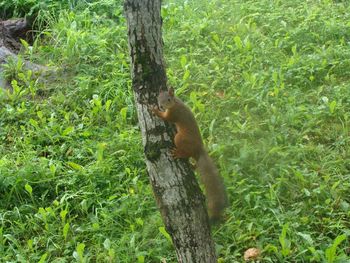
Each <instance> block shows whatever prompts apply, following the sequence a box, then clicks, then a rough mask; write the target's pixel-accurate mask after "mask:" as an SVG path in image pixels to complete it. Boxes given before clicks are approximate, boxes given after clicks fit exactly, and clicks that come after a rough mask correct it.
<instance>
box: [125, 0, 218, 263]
mask: <svg viewBox="0 0 350 263" xmlns="http://www.w3.org/2000/svg"><path fill="white" fill-rule="evenodd" d="M160 10H161V0H126V1H125V3H124V11H125V16H126V20H127V25H128V38H129V47H130V57H131V65H132V85H133V90H134V94H135V101H136V107H137V113H138V118H139V124H140V128H141V132H142V140H143V145H144V151H145V156H146V165H147V169H148V173H149V177H150V182H151V185H152V188H153V192H154V196H155V198H156V201H157V204H158V206H159V209H160V211H161V215H162V218H163V221H164V224H165V227H166V230H167V231H168V233H169V234H170V235H171V237H172V240H173V245H174V247H175V250H176V254H177V258H178V261H179V262H183V263H188V262H191V263H194V262H200V263H206V262H208V263H211V262H216V256H215V248H214V242H213V241H212V238H211V234H210V225H209V220H208V215H207V212H206V207H205V202H204V196H203V194H202V192H201V190H200V188H199V185H198V183H197V181H196V178H195V176H194V174H193V172H192V170H191V168H190V166H189V163H188V162H186V161H183V160H174V159H173V158H172V157H171V155H170V154H169V150H170V149H171V148H172V147H173V142H172V138H173V136H174V128H173V127H172V126H170V125H168V124H166V123H164V122H163V121H161V120H160V119H159V118H157V117H155V116H153V115H152V113H151V112H150V110H149V107H150V106H151V105H153V106H154V105H156V103H157V102H156V101H157V100H156V98H157V96H158V94H159V92H160V90H166V89H167V78H166V72H165V65H164V60H163V42H162V35H161V23H162V21H161V16H160Z"/></svg>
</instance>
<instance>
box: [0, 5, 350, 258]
mask: <svg viewBox="0 0 350 263" xmlns="http://www.w3.org/2000/svg"><path fill="white" fill-rule="evenodd" d="M48 2H50V1H48ZM60 8H64V7H62V6H61V7H60ZM121 8H122V7H121V4H117V3H116V2H114V1H99V2H96V3H95V4H91V3H90V4H88V3H86V4H85V5H79V8H78V7H76V8H74V7H73V6H71V7H70V8H67V9H61V10H59V12H57V10H56V11H55V12H52V13H48V12H47V13H42V14H41V13H39V16H40V15H42V16H43V17H45V19H46V24H47V28H45V29H44V30H43V32H42V34H41V37H40V38H39V39H38V40H37V41H36V42H35V44H34V46H33V48H28V47H27V48H26V49H25V50H24V55H23V56H24V57H25V58H27V59H28V58H31V59H32V60H33V61H35V62H37V63H42V64H45V65H48V66H50V67H52V68H55V69H56V73H55V76H53V75H52V76H46V79H45V80H44V79H41V78H39V79H35V78H34V79H33V77H32V76H31V73H30V72H26V71H24V70H23V67H22V64H21V63H12V64H11V63H10V64H9V65H8V66H7V67H6V72H5V73H6V75H7V76H8V77H11V78H12V79H13V81H12V88H13V92H9V91H3V90H1V93H0V106H1V107H0V140H1V141H2V143H1V145H0V156H1V157H0V199H1V203H0V219H1V220H0V255H1V259H2V260H3V261H4V262H6V261H8V262H28V261H29V262H74V261H78V262H176V259H175V253H174V251H173V248H172V245H171V243H170V242H169V241H168V239H167V237H166V234H165V232H164V228H163V225H162V222H161V219H160V216H159V213H158V211H157V209H156V207H155V203H154V200H153V196H152V193H151V190H150V187H149V185H148V178H147V175H146V172H145V166H144V162H143V155H142V148H141V145H140V134H139V130H138V128H137V119H136V113H135V109H134V106H133V98H132V92H131V88H130V74H129V72H130V71H129V62H128V49H127V40H126V28H125V20H124V18H123V16H122V9H121ZM50 12H51V11H50ZM50 14H52V15H50ZM162 15H163V19H164V30H163V31H164V42H165V56H166V60H167V65H168V77H169V81H170V83H171V84H172V85H173V86H174V87H176V89H177V94H178V95H179V96H180V97H181V98H183V99H184V100H185V101H186V102H187V103H188V104H189V105H190V106H191V107H192V109H193V110H194V112H195V114H196V116H197V119H198V121H199V124H200V126H201V129H202V132H203V137H204V138H205V141H206V144H207V145H208V149H209V151H210V152H211V154H212V156H213V157H214V158H215V159H216V160H217V162H218V164H219V166H220V170H221V174H222V176H223V177H224V179H225V183H226V186H227V190H228V193H229V198H230V204H231V205H230V207H229V208H228V209H227V216H226V222H225V223H224V224H222V225H220V226H216V227H214V229H213V233H214V238H215V242H216V243H217V251H218V254H219V256H220V262H241V261H242V260H243V259H242V255H243V252H244V251H245V250H246V249H247V248H249V247H258V248H260V249H261V250H262V256H261V260H262V261H263V262H346V260H347V259H348V258H349V257H350V250H349V247H350V244H349V235H350V223H349V220H350V149H349V125H350V120H349V119H350V111H349V108H350V85H349V81H350V74H349V68H350V48H349V43H350V24H349V22H348V21H350V7H349V4H348V3H347V2H346V1H301V0H298V1H294V2H292V1H268V0H260V1H236V0H231V1H229V0H226V1H208V2H207V1H191V2H190V1H188V2H187V1H186V2H185V3H184V2H183V1H176V0H168V1H166V2H165V3H164V4H163V10H162ZM49 18H50V19H49ZM38 21H40V19H38ZM162 260H163V261H162Z"/></svg>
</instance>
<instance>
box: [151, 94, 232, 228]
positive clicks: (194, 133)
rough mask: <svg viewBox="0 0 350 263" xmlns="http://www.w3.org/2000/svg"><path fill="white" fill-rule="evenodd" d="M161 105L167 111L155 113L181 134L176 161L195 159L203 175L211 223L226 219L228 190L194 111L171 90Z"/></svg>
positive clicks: (161, 96) (176, 151)
mask: <svg viewBox="0 0 350 263" xmlns="http://www.w3.org/2000/svg"><path fill="white" fill-rule="evenodd" d="M158 103H159V106H160V107H161V108H162V109H164V110H165V112H163V111H159V110H158V109H157V108H154V109H153V112H154V114H156V115H157V116H158V117H160V118H161V119H163V120H166V121H169V122H172V123H175V126H176V130H177V133H176V135H175V138H174V143H175V146H176V148H174V149H173V150H172V154H173V156H174V158H190V157H192V158H194V159H195V160H196V167H197V168H198V171H199V173H200V174H201V178H202V182H203V185H204V187H205V191H206V195H207V203H208V213H209V217H210V219H211V220H214V221H215V220H219V219H221V218H222V212H223V210H224V208H225V206H226V205H227V196H226V189H225V186H224V184H223V180H222V178H221V177H220V175H219V172H218V169H217V168H216V166H215V164H214V162H213V160H212V159H211V158H210V157H209V155H208V153H207V151H206V150H205V148H204V145H203V141H202V137H201V134H200V131H199V128H198V125H197V122H196V120H195V118H194V115H193V113H192V112H191V110H190V108H188V107H187V106H186V105H185V104H184V103H183V102H182V101H181V100H180V99H178V98H177V97H175V96H174V91H173V90H172V89H169V90H168V91H166V92H161V93H160V94H159V96H158Z"/></svg>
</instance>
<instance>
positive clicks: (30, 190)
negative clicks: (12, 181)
mask: <svg viewBox="0 0 350 263" xmlns="http://www.w3.org/2000/svg"><path fill="white" fill-rule="evenodd" d="M24 188H25V189H26V191H27V192H28V193H29V194H30V195H32V192H33V188H32V187H31V186H30V184H28V183H26V185H25V186H24Z"/></svg>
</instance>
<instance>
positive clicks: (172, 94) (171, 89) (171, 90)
mask: <svg viewBox="0 0 350 263" xmlns="http://www.w3.org/2000/svg"><path fill="white" fill-rule="evenodd" d="M168 93H169V95H170V96H171V97H174V89H173V88H172V87H169V89H168Z"/></svg>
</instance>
